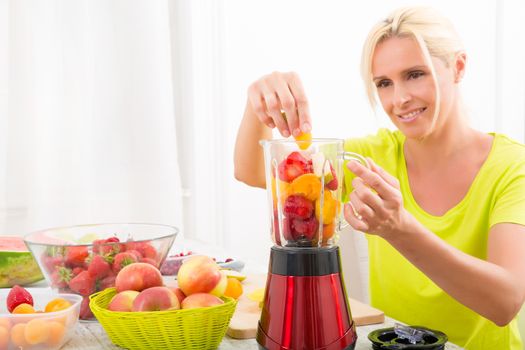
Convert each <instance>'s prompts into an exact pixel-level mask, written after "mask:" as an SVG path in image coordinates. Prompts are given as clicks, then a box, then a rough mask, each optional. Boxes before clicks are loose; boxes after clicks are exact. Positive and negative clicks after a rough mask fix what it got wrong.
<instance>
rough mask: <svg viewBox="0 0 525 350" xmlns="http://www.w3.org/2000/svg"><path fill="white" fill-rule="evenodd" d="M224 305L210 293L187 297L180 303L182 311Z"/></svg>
mask: <svg viewBox="0 0 525 350" xmlns="http://www.w3.org/2000/svg"><path fill="white" fill-rule="evenodd" d="M220 304H224V301H222V300H221V299H219V298H218V297H216V296H215V295H213V294H210V293H195V294H192V295H189V296H187V297H186V298H185V299H184V300H183V301H182V305H181V306H182V308H183V309H195V308H198V307H209V306H214V305H220Z"/></svg>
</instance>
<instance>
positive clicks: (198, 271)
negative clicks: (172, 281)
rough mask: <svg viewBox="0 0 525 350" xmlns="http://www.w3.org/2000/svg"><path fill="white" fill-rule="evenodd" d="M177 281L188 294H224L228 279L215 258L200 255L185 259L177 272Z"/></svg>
mask: <svg viewBox="0 0 525 350" xmlns="http://www.w3.org/2000/svg"><path fill="white" fill-rule="evenodd" d="M177 282H178V284H179V288H180V289H182V291H183V292H184V294H186V296H189V295H191V294H195V293H210V292H212V291H213V293H214V294H215V295H217V296H221V295H222V294H224V290H226V285H227V284H228V281H227V279H226V276H225V274H223V273H221V271H220V267H219V265H217V263H216V262H215V261H213V259H211V258H209V257H207V256H204V255H198V256H194V257H190V258H189V259H187V260H185V261H184V263H183V264H182V266H181V267H180V269H179V272H178V273H177Z"/></svg>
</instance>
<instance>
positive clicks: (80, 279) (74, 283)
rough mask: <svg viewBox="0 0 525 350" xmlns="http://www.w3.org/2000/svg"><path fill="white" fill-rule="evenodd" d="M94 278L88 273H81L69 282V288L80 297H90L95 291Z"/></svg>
mask: <svg viewBox="0 0 525 350" xmlns="http://www.w3.org/2000/svg"><path fill="white" fill-rule="evenodd" d="M95 282H96V280H95V278H94V277H93V276H91V275H90V274H89V272H88V271H82V272H81V273H79V274H78V275H76V276H75V277H73V278H72V279H71V281H69V288H71V290H72V291H74V292H77V293H78V294H80V295H84V296H87V295H90V294H92V293H93V292H94V291H95Z"/></svg>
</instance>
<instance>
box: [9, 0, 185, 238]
mask: <svg viewBox="0 0 525 350" xmlns="http://www.w3.org/2000/svg"><path fill="white" fill-rule="evenodd" d="M0 15H1V17H0V19H2V20H5V21H0V22H1V24H0V26H1V31H0V32H1V33H2V35H1V36H0V45H2V47H0V52H1V55H2V59H0V65H1V66H0V69H1V72H2V73H3V75H0V78H1V77H3V76H4V75H5V77H6V79H5V81H4V82H2V84H1V85H0V99H1V100H0V102H1V103H0V108H1V109H0V113H1V114H0V116H1V123H0V139H1V142H0V162H1V163H0V169H2V172H0V183H1V185H0V199H1V202H0V209H1V213H0V230H1V233H0V234H14V235H23V234H24V233H26V232H28V231H31V230H34V229H39V228H45V227H52V226H58V225H60V226H62V225H72V224H83V223H97V222H153V223H163V224H171V225H175V226H178V227H179V228H182V200H181V193H180V192H181V190H180V178H179V167H178V156H177V139H176V128H175V116H174V108H175V106H174V95H173V80H172V79H173V76H172V59H171V33H170V24H169V21H170V19H169V4H168V1H167V0H155V1H150V0H133V1H130V0H118V1H106V0H49V1H37V0H9V1H8V0H1V3H0ZM4 33H5V34H4ZM0 80H1V79H0Z"/></svg>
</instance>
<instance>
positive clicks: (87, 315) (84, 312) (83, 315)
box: [79, 296, 95, 320]
mask: <svg viewBox="0 0 525 350" xmlns="http://www.w3.org/2000/svg"><path fill="white" fill-rule="evenodd" d="M79 317H80V319H81V320H89V319H91V318H93V317H95V316H94V315H93V312H91V309H90V308H89V297H88V296H85V297H84V298H83V299H82V303H81V304H80V313H79Z"/></svg>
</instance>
